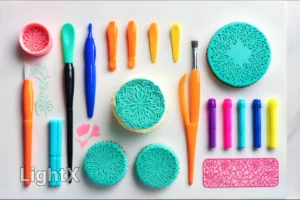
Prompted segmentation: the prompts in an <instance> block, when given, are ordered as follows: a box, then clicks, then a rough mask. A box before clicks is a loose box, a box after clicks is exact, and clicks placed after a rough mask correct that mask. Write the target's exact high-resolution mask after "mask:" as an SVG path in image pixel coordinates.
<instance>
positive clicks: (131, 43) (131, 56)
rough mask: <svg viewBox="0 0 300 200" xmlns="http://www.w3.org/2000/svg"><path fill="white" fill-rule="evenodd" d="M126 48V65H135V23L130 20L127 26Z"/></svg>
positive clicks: (131, 66)
mask: <svg viewBox="0 0 300 200" xmlns="http://www.w3.org/2000/svg"><path fill="white" fill-rule="evenodd" d="M127 48H128V67H129V68H130V69H132V68H134V67H135V54H136V24H135V22H134V21H130V22H129V23H128V26H127Z"/></svg>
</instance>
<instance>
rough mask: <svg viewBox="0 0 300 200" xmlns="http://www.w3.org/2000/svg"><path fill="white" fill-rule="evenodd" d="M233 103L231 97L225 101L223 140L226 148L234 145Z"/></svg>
mask: <svg viewBox="0 0 300 200" xmlns="http://www.w3.org/2000/svg"><path fill="white" fill-rule="evenodd" d="M231 109H232V103H231V99H225V100H224V101H223V120H224V122H223V134H224V135H223V142H224V149H229V148H231V147H232V116H231Z"/></svg>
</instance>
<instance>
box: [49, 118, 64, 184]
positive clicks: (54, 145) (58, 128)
mask: <svg viewBox="0 0 300 200" xmlns="http://www.w3.org/2000/svg"><path fill="white" fill-rule="evenodd" d="M49 141H50V144H49V165H50V170H51V171H50V180H49V185H50V186H51V187H55V186H60V185H61V173H60V169H61V151H62V150H61V146H62V121H61V120H51V121H50V123H49Z"/></svg>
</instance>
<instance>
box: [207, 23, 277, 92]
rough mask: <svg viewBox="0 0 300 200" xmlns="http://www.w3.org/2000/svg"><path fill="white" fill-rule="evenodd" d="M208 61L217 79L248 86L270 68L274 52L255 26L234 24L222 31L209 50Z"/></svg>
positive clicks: (237, 85)
mask: <svg viewBox="0 0 300 200" xmlns="http://www.w3.org/2000/svg"><path fill="white" fill-rule="evenodd" d="M207 60H208V63H209V65H210V68H211V70H212V71H213V73H214V74H215V76H216V77H217V78H218V79H220V80H221V81H222V82H223V83H226V84H228V85H230V86H233V87H245V86H249V85H251V84H253V83H255V82H257V81H258V80H259V79H261V78H262V77H263V76H264V74H265V73H266V71H267V70H268V68H269V65H270V61H271V49H270V45H269V42H268V40H267V38H266V36H265V35H264V34H263V33H262V32H261V31H260V30H259V29H257V28H256V27H254V26H253V25H251V24H248V23H244V22H233V23H230V24H227V25H225V26H223V27H222V28H220V29H219V30H218V31H217V32H216V33H215V34H214V36H213V38H212V39H211V41H210V44H209V46H208V49H207Z"/></svg>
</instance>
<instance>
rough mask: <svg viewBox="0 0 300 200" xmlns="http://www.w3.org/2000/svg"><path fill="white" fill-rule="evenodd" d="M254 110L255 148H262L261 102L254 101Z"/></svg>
mask: <svg viewBox="0 0 300 200" xmlns="http://www.w3.org/2000/svg"><path fill="white" fill-rule="evenodd" d="M252 110H253V147H254V148H261V102H260V100H259V99H254V100H253V103H252Z"/></svg>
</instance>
